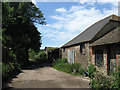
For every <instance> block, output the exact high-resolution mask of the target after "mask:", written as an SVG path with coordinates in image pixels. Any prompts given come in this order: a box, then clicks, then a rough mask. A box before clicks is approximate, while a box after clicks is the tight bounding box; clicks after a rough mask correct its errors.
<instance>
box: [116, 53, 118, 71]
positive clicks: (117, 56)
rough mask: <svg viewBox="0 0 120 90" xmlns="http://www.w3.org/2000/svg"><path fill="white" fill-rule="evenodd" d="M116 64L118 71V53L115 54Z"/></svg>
mask: <svg viewBox="0 0 120 90" xmlns="http://www.w3.org/2000/svg"><path fill="white" fill-rule="evenodd" d="M116 64H117V71H118V54H116Z"/></svg>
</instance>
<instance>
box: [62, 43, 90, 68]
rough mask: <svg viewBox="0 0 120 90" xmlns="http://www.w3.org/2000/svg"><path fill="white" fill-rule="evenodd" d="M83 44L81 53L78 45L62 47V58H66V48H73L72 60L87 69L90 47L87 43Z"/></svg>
mask: <svg viewBox="0 0 120 90" xmlns="http://www.w3.org/2000/svg"><path fill="white" fill-rule="evenodd" d="M84 45H85V48H84V50H83V51H84V52H83V53H80V45H76V46H71V47H67V48H62V58H64V57H65V58H68V50H74V52H75V53H74V54H75V55H74V62H75V63H80V64H81V65H82V66H83V67H84V68H85V69H87V67H88V65H89V64H90V49H89V43H84Z"/></svg>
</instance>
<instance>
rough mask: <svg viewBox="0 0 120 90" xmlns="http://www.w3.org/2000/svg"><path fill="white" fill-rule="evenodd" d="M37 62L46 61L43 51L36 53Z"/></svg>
mask: <svg viewBox="0 0 120 90" xmlns="http://www.w3.org/2000/svg"><path fill="white" fill-rule="evenodd" d="M37 60H40V61H47V54H46V53H45V52H44V51H40V52H39V53H38V58H37Z"/></svg>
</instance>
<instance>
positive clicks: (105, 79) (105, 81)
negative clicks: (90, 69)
mask: <svg viewBox="0 0 120 90" xmlns="http://www.w3.org/2000/svg"><path fill="white" fill-rule="evenodd" d="M90 87H91V88H96V89H115V88H116V89H119V88H120V66H119V71H118V72H116V73H114V76H103V75H102V74H95V75H94V78H92V80H91V82H90Z"/></svg>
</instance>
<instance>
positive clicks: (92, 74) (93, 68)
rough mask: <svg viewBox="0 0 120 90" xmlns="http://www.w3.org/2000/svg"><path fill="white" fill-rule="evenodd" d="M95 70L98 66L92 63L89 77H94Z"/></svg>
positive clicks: (89, 68)
mask: <svg viewBox="0 0 120 90" xmlns="http://www.w3.org/2000/svg"><path fill="white" fill-rule="evenodd" d="M94 72H96V67H95V66H94V65H92V64H90V66H89V67H88V75H89V78H91V79H92V78H93V77H94Z"/></svg>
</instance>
